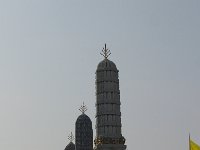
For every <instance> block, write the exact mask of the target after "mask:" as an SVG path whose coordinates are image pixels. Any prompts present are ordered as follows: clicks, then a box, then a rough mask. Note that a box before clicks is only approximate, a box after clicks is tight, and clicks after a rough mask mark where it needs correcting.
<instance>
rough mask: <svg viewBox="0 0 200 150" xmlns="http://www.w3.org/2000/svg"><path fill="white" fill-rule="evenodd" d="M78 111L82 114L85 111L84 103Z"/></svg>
mask: <svg viewBox="0 0 200 150" xmlns="http://www.w3.org/2000/svg"><path fill="white" fill-rule="evenodd" d="M79 110H80V111H81V112H82V113H83V114H84V113H85V112H86V111H87V107H86V106H85V104H84V102H83V105H81V107H80V108H79Z"/></svg>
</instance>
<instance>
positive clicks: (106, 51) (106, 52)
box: [100, 44, 111, 59]
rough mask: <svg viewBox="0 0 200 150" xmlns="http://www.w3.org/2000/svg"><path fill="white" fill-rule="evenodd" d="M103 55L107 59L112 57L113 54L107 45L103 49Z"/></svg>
mask: <svg viewBox="0 0 200 150" xmlns="http://www.w3.org/2000/svg"><path fill="white" fill-rule="evenodd" d="M102 52H103V53H100V54H101V55H102V56H103V57H104V58H105V59H107V58H108V56H110V54H111V52H110V50H109V49H107V48H106V44H105V47H104V48H103V49H102Z"/></svg>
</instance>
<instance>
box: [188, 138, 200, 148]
mask: <svg viewBox="0 0 200 150" xmlns="http://www.w3.org/2000/svg"><path fill="white" fill-rule="evenodd" d="M190 150H200V146H199V145H197V144H196V143H195V142H193V141H192V140H190Z"/></svg>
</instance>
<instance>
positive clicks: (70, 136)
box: [68, 132, 75, 142]
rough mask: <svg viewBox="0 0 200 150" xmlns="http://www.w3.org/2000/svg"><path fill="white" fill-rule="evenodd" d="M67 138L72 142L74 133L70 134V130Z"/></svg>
mask: <svg viewBox="0 0 200 150" xmlns="http://www.w3.org/2000/svg"><path fill="white" fill-rule="evenodd" d="M68 139H69V141H70V142H73V140H74V139H75V138H74V135H73V134H72V132H71V134H70V135H69V136H68Z"/></svg>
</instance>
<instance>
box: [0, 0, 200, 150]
mask: <svg viewBox="0 0 200 150" xmlns="http://www.w3.org/2000/svg"><path fill="white" fill-rule="evenodd" d="M199 16H200V1H199V0H124V1H122V0H109V1H108V0H101V1H97V0H96V1H94V0H93V1H92V0H84V1H83V0H73V1H72V0H17V1H16V0H0V69H1V73H0V122H1V123H0V149H2V150H11V149H15V150H27V149H28V150H55V149H56V150H60V149H61V150H63V149H64V148H65V146H66V145H67V144H68V143H69V141H68V139H67V138H68V135H70V133H71V132H73V133H74V131H75V126H74V125H75V121H76V118H77V117H78V116H79V115H80V114H81V112H80V111H79V110H78V109H79V107H80V106H81V105H82V103H83V101H84V102H85V104H86V105H87V108H88V110H87V112H86V114H87V115H88V116H89V117H90V118H91V120H92V122H93V131H94V137H95V101H96V97H95V71H96V67H97V65H98V63H99V62H100V61H101V60H102V59H103V57H102V56H101V55H100V52H101V50H102V48H103V47H104V44H105V43H107V47H108V48H109V49H110V51H111V53H112V54H111V55H110V57H109V59H110V60H112V61H113V62H115V64H116V66H117V68H118V69H119V81H120V92H121V93H120V96H121V112H122V134H123V136H124V137H125V138H126V145H127V149H128V150H131V149H141V150H145V149H148V150H160V149H162V150H188V147H189V146H188V136H189V133H190V135H191V138H192V139H193V140H194V141H195V142H197V143H199V144H200V119H199V118H200V109H199V106H200V78H199V77H200V67H199V66H200V59H199V58H200V17H199Z"/></svg>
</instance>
